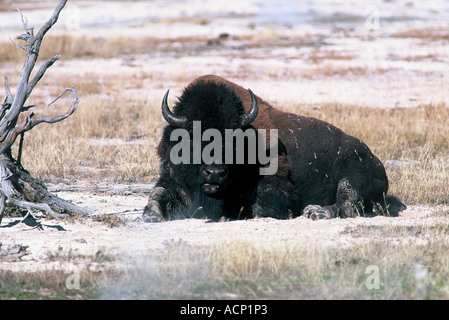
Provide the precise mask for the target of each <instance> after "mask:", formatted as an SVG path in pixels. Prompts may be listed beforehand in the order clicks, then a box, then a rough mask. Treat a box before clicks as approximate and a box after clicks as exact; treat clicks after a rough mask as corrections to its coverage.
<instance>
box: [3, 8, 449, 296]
mask: <svg viewBox="0 0 449 320" xmlns="http://www.w3.org/2000/svg"><path fill="white" fill-rule="evenodd" d="M7 5H9V2H8V3H6V4H0V11H1V10H4V9H5V7H7ZM196 23H198V24H208V23H209V21H208V20H204V19H203V20H199V21H197V22H196ZM257 32H258V33H256V32H255V34H254V36H247V37H245V36H241V37H240V38H239V39H237V38H233V40H238V41H241V46H236V47H235V48H229V47H226V41H227V40H225V39H222V40H220V39H218V40H217V41H215V40H216V39H215V40H214V39H212V40H214V41H210V40H211V39H209V38H208V37H181V38H172V39H166V38H165V39H159V38H145V39H139V40H132V39H124V38H108V39H106V38H96V39H81V38H74V37H70V36H67V35H65V36H51V35H48V36H47V37H46V38H45V40H44V43H43V47H42V50H41V54H40V59H48V58H50V57H52V56H54V55H55V54H61V61H70V60H81V61H90V60H92V61H94V60H93V59H97V60H95V61H98V60H101V59H111V58H117V57H119V58H121V59H123V61H124V63H127V64H129V66H130V67H133V60H132V59H133V57H136V56H139V55H143V56H145V57H147V56H148V55H150V54H151V55H155V56H158V55H160V56H164V57H165V56H167V57H175V58H178V57H185V56H187V57H188V56H198V55H199V54H200V53H203V52H207V53H210V52H212V51H213V52H219V51H220V50H222V49H225V50H227V51H226V52H224V53H223V56H224V57H226V58H228V59H230V58H233V57H239V58H240V57H242V56H244V54H243V55H242V52H245V51H244V50H243V51H242V48H245V49H248V51H247V52H249V51H250V50H251V49H263V48H266V51H262V53H261V51H257V53H255V54H254V56H245V57H244V58H245V59H248V60H250V59H251V58H252V59H258V60H260V59H264V58H265V56H266V55H267V54H268V53H269V52H270V51H271V50H272V48H273V47H276V48H283V47H286V48H291V47H295V46H299V47H301V48H304V47H311V46H313V45H314V43H315V40H314V39H313V38H312V37H310V36H304V37H303V38H301V39H299V38H298V39H291V38H289V37H282V36H281V37H280V36H279V34H278V33H276V32H271V31H268V32H267V31H266V32H260V31H257ZM393 37H395V38H398V39H400V38H414V39H417V40H418V41H421V42H422V43H434V42H437V41H446V40H448V39H447V32H446V33H444V32H442V31H441V30H433V29H429V30H427V29H426V30H413V29H412V30H409V31H406V32H401V33H396V34H393ZM245 54H246V53H245ZM287 56H288V54H287ZM0 57H1V61H0V68H1V70H5V71H6V73H7V75H8V76H9V79H10V84H11V86H12V87H14V85H15V81H16V78H17V76H18V72H19V71H20V69H19V65H20V64H21V63H22V62H23V57H24V53H23V52H22V51H20V50H19V51H18V50H17V49H16V48H15V47H14V45H12V44H11V43H9V42H7V43H0ZM304 57H306V59H307V57H309V61H310V62H312V64H313V65H312V68H310V69H309V70H293V69H291V68H289V66H288V65H287V64H286V65H285V67H284V68H283V69H281V68H277V67H276V68H275V67H272V69H273V70H272V71H270V72H269V73H268V74H263V73H264V72H265V71H266V70H267V69H269V67H267V69H262V71H261V70H260V69H258V67H257V66H256V67H254V66H252V65H251V64H250V63H246V61H244V62H245V63H242V66H241V68H236V71H233V70H232V68H230V70H228V69H227V68H224V69H225V71H224V72H225V73H226V72H227V74H225V76H226V75H229V74H231V75H232V76H233V78H234V79H233V80H239V79H248V78H254V79H255V80H257V79H258V78H261V77H264V79H267V77H269V78H270V79H272V80H273V85H275V84H276V81H277V80H289V79H296V78H298V77H303V78H311V79H314V80H316V79H317V78H319V77H320V76H321V77H322V76H324V77H335V78H336V79H338V78H340V77H341V78H347V77H349V78H351V79H352V78H354V79H355V81H356V80H357V78H360V77H365V76H367V75H369V73H370V72H377V73H383V72H387V71H388V70H386V69H382V68H380V69H379V68H378V69H376V70H374V71H372V70H369V69H367V68H365V67H357V66H355V67H354V66H351V64H348V65H347V66H345V65H343V64H344V63H345V62H346V61H351V60H352V59H353V58H354V55H353V54H351V53H341V52H338V51H335V50H334V51H332V50H331V51H317V50H313V51H312V52H311V53H310V54H309V55H307V54H306V53H304ZM291 58H295V59H298V57H297V56H293V57H291ZM389 58H390V59H393V60H394V58H395V56H391V55H390V56H389ZM437 58H438V57H436V56H434V55H433V53H432V54H429V55H428V54H424V55H418V56H406V57H405V58H401V59H400V60H405V61H423V60H424V61H426V60H434V59H437ZM229 61H230V60H229ZM92 63H93V64H94V63H95V62H92ZM170 72H172V74H171V73H170ZM195 72H200V71H195ZM2 73H3V72H2ZM13 75H14V76H13ZM2 76H3V74H2ZM167 79H168V80H169V82H170V84H171V85H173V86H178V87H183V86H184V85H186V84H187V83H188V82H189V81H190V80H192V74H191V73H190V71H189V69H188V68H186V70H176V74H175V73H174V72H173V71H168V72H167V73H166V74H165V73H164V74H157V73H153V72H151V71H148V69H145V70H141V69H140V68H134V69H133V70H132V71H130V72H126V73H125V72H123V73H122V72H117V70H107V71H105V72H103V73H101V74H99V73H95V72H90V71H89V72H86V73H85V74H82V73H74V74H67V75H60V74H57V73H52V69H50V70H49V72H48V73H47V75H46V77H45V78H44V79H43V80H42V82H41V83H40V85H39V86H38V87H37V88H36V90H35V92H34V95H33V96H32V97H31V98H30V100H32V101H30V103H34V104H36V105H37V106H41V105H45V104H46V103H48V102H49V101H51V99H52V98H53V97H55V96H57V95H58V94H59V93H60V92H61V91H62V90H63V89H64V88H65V87H71V86H75V87H76V89H77V92H78V95H79V97H80V100H81V104H80V107H79V109H78V110H77V112H76V113H75V114H74V115H73V116H71V117H70V118H69V119H67V120H65V121H64V122H62V123H59V124H55V125H41V126H38V127H36V128H34V129H33V130H32V131H31V132H29V133H27V134H26V136H25V144H24V150H23V159H22V163H23V165H24V167H25V168H26V169H28V170H29V171H30V172H31V173H32V175H33V176H37V177H39V178H41V179H43V180H45V181H46V182H66V183H73V182H74V181H76V180H79V179H80V180H87V181H93V182H98V181H111V182H123V183H127V182H148V181H153V180H154V179H156V177H157V172H158V166H159V160H158V158H157V155H156V147H157V144H158V142H159V138H160V135H161V129H162V127H163V126H164V122H163V121H162V118H161V116H160V99H161V97H162V96H153V95H151V96H150V94H148V93H144V92H145V90H146V89H147V90H148V89H151V88H158V89H160V87H161V83H163V82H165V81H166V80H167ZM237 82H238V81H237ZM260 96H261V97H263V98H264V99H266V100H267V101H270V93H269V92H267V93H260ZM68 99H69V98H68ZM68 101H69V100H65V102H64V101H60V102H58V103H57V104H56V105H55V106H52V107H51V109H48V108H41V107H38V108H36V109H35V110H34V111H35V112H36V114H37V115H40V114H48V113H50V112H52V113H54V114H57V113H60V112H62V111H63V110H65V108H67V107H68V103H69V102H68ZM297 105H298V101H291V104H288V103H287V104H285V105H284V107H283V110H285V111H290V112H297ZM301 113H302V114H304V115H308V116H314V117H317V118H319V119H323V120H325V121H328V122H330V123H332V124H334V125H336V126H338V127H340V128H341V129H343V130H344V131H345V132H347V133H348V134H351V135H353V136H356V137H358V138H360V139H362V140H363V141H365V142H366V143H367V145H368V146H369V147H370V148H371V149H372V150H373V151H374V153H375V154H376V155H378V156H379V158H380V159H381V160H382V161H383V162H384V163H385V164H387V172H388V175H389V179H390V192H391V193H392V194H394V195H395V196H397V197H398V198H399V199H401V200H402V201H403V202H405V203H406V204H423V205H425V204H429V205H433V204H449V126H448V123H449V107H448V106H447V105H445V104H438V105H422V106H419V107H417V108H396V109H373V108H367V107H360V106H357V105H330V104H321V105H315V106H309V107H307V106H306V107H302V108H301ZM16 147H17V146H16ZM13 154H14V155H16V154H17V149H14V150H13ZM389 160H398V161H400V162H399V165H392V164H391V162H388V161H389ZM439 214H441V215H445V216H447V212H442V213H439ZM98 219H100V220H105V221H106V222H107V223H110V224H111V225H115V224H116V223H119V222H120V221H117V220H115V219H112V218H110V217H109V216H108V217H106V216H100V217H99V218H98ZM343 233H345V234H347V233H351V235H353V237H354V238H370V239H371V240H372V241H369V242H365V243H360V244H359V245H355V246H353V247H350V248H339V249H332V250H328V249H323V248H320V247H319V246H314V247H311V248H309V249H304V247H294V246H269V245H267V246H257V245H255V244H253V243H251V242H250V240H249V241H248V242H230V243H225V244H222V245H218V246H215V247H207V248H206V247H193V246H189V245H186V244H184V243H169V244H167V247H166V248H165V249H164V250H161V251H156V252H150V253H149V255H148V256H147V257H144V258H143V261H140V262H139V263H135V262H134V261H133V265H135V266H136V268H135V269H134V268H133V269H131V268H130V269H129V270H127V271H126V272H125V273H123V274H122V273H112V274H111V273H110V274H106V275H105V277H106V278H107V280H108V281H109V283H108V284H103V283H102V282H101V281H100V280H101V279H99V278H98V277H97V276H96V275H95V274H93V273H92V272H91V271H89V270H88V269H86V270H83V271H82V279H85V280H84V281H85V282H84V284H83V285H82V288H83V290H81V291H76V292H73V291H67V289H66V287H65V285H64V281H65V279H66V278H67V274H66V273H62V272H49V273H42V274H40V273H39V274H38V273H33V274H28V273H12V272H8V271H1V272H0V298H21V299H23V298H32V299H34V298H42V297H44V298H94V297H103V298H117V297H120V298H123V297H125V298H126V297H128V298H157V299H164V298H170V299H174V298H175V299H180V298H219V299H223V298H231V299H240V298H242V299H243V298H249V299H259V298H266V299H298V298H306V299H315V298H323V297H325V298H329V299H332V298H338V299H354V298H356V299H372V298H378V299H415V298H419V296H418V294H417V293H416V290H415V282H414V278H413V267H412V265H413V263H414V262H415V261H420V262H421V263H422V264H423V265H425V266H426V267H429V268H430V272H431V278H430V281H431V294H430V297H431V298H434V299H448V298H449V285H448V282H447V279H448V278H449V274H448V270H449V256H448V254H447V245H448V242H447V238H448V230H447V226H444V225H436V226H423V225H419V224H417V225H415V226H413V227H399V228H396V227H393V226H392V227H377V226H371V227H359V228H357V229H350V230H349V229H348V230H344V231H343ZM386 234H387V235H388V236H389V237H391V239H394V240H395V241H385V235H386ZM422 234H425V238H426V242H425V243H424V244H421V245H416V244H415V243H413V241H411V242H410V241H409V242H405V241H403V239H404V238H407V239H409V240H410V239H412V240H416V238H417V237H420V236H421V235H422ZM376 239H377V240H376ZM393 243H396V244H393ZM55 259H67V258H66V257H56V258H55ZM88 259H91V260H92V261H95V258H88ZM369 265H376V266H378V267H379V268H380V270H381V287H380V289H378V290H369V289H367V287H366V286H365V280H366V277H367V274H366V267H367V266H369ZM116 277H119V281H116V282H114V283H113V284H111V283H110V281H111V279H116Z"/></svg>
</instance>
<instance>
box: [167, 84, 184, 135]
mask: <svg viewBox="0 0 449 320" xmlns="http://www.w3.org/2000/svg"><path fill="white" fill-rule="evenodd" d="M169 92H170V90H167V92H166V93H165V95H164V99H162V115H163V116H164V119H165V120H166V121H167V122H168V123H169V124H171V125H172V126H174V127H179V128H183V127H185V125H186V123H187V118H186V117H184V116H182V117H179V116H175V115H174V114H173V113H172V112H171V111H170V108H169V107H168V103H167V100H168V93H169Z"/></svg>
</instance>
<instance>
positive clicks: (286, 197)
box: [252, 176, 296, 219]
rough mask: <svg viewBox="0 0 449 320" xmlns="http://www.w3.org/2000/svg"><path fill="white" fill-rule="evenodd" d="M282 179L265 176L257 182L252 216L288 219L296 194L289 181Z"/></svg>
mask: <svg viewBox="0 0 449 320" xmlns="http://www.w3.org/2000/svg"><path fill="white" fill-rule="evenodd" d="M282 180H284V179H278V178H277V177H269V176H266V177H265V178H263V179H262V180H261V181H260V182H259V185H258V186H257V196H256V201H255V202H254V204H253V206H252V211H253V216H254V217H270V218H276V219H288V218H289V217H290V216H292V210H291V209H293V208H294V203H295V197H296V194H295V193H294V192H293V188H291V185H290V183H289V182H287V181H282ZM293 214H294V213H293Z"/></svg>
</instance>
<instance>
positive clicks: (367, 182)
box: [143, 75, 388, 222]
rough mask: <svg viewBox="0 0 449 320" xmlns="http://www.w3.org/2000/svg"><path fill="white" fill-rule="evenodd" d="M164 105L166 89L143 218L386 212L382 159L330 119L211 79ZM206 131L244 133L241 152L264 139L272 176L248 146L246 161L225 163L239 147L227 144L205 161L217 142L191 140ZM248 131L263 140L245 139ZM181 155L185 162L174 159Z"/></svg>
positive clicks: (204, 78)
mask: <svg viewBox="0 0 449 320" xmlns="http://www.w3.org/2000/svg"><path fill="white" fill-rule="evenodd" d="M167 100H168V91H167V93H166V95H165V96H164V98H163V101H162V114H163V116H164V118H165V120H166V121H167V122H168V125H167V126H166V127H165V128H164V130H163V135H162V138H161V140H160V143H159V146H158V149H157V150H158V155H159V157H160V160H161V165H160V176H159V179H158V181H157V183H156V184H155V186H154V188H153V189H152V190H151V192H150V195H149V200H148V204H147V205H146V206H145V209H144V213H143V217H144V220H145V221H149V222H158V221H162V220H164V219H165V220H172V219H183V218H206V219H209V220H210V221H218V220H220V219H221V218H225V219H246V218H253V217H273V218H278V219H286V218H289V217H297V216H300V215H302V214H305V215H306V216H307V217H310V218H312V219H317V218H334V217H342V218H343V217H353V216H355V215H359V214H363V213H368V212H372V211H373V209H374V210H378V209H380V210H386V209H387V205H386V202H385V199H386V194H387V190H388V179H387V175H386V172H385V168H384V166H383V165H382V162H381V161H380V160H379V159H378V158H377V157H376V156H375V155H374V154H373V153H372V152H371V150H370V149H369V148H368V147H367V145H366V144H365V143H363V142H362V141H361V140H359V139H357V138H355V137H352V136H350V135H347V134H345V133H344V132H343V131H342V130H340V129H339V128H337V127H335V126H333V125H331V124H329V123H326V122H324V121H321V120H318V119H315V118H312V117H305V116H299V115H295V114H292V113H286V112H282V111H280V110H277V109H275V108H274V107H272V106H271V105H270V104H269V103H267V102H265V101H264V100H262V99H261V98H259V97H258V96H256V95H254V94H253V93H252V92H251V90H249V89H248V90H246V89H244V88H243V87H241V86H239V85H237V84H235V83H232V82H230V81H227V80H225V79H223V78H221V77H218V76H215V75H206V76H202V77H199V78H197V79H195V80H194V81H193V82H191V83H190V84H189V85H188V86H187V87H186V88H185V90H184V91H183V93H182V95H181V97H179V98H178V101H177V102H176V104H175V106H174V108H173V112H172V111H170V108H169V106H168V103H167ZM195 124H197V125H196V127H195ZM198 125H200V127H199V126H198ZM179 129H182V130H184V132H185V134H184V135H185V136H186V137H187V138H188V139H189V140H188V143H187V145H186V144H185V141H184V146H186V148H185V149H183V150H181V149H180V148H179V144H180V143H181V142H180V141H181V140H180V137H181V136H182V135H177V134H175V133H176V132H177V131H176V130H179ZM210 129H214V130H215V131H214V132H219V133H221V134H222V135H223V136H225V135H226V134H227V131H226V130H230V129H233V130H241V131H240V132H241V133H243V134H244V140H245V146H248V145H249V144H251V143H255V142H260V141H264V143H257V144H256V146H257V150H258V151H257V152H259V151H260V150H261V149H264V151H263V152H262V153H259V154H264V155H267V154H269V152H271V151H273V150H274V152H275V154H274V155H271V158H270V159H272V160H274V162H275V164H276V170H275V171H274V172H272V173H271V174H261V169H262V168H266V167H267V163H266V162H265V163H262V162H261V161H260V160H259V159H256V161H249V160H250V158H249V157H250V151H251V150H250V149H249V148H244V150H243V159H244V160H243V162H242V161H240V162H238V161H236V162H232V161H231V162H230V161H228V162H226V161H225V153H226V152H228V153H229V152H230V151H236V148H235V147H234V149H233V147H232V146H231V148H229V145H228V146H225V143H223V141H221V145H219V146H220V148H221V149H222V150H215V153H217V154H218V158H217V157H215V158H214V159H215V160H214V161H210V160H209V161H205V160H204V159H201V158H199V157H198V154H195V152H197V153H198V152H199V153H200V154H201V152H204V151H205V148H206V147H207V141H210V140H211V139H210V137H209V139H205V138H204V136H203V138H202V139H200V140H199V141H195V139H194V135H195V130H197V131H198V130H199V132H200V134H205V133H206V132H207V130H210ZM270 129H271V131H270ZM273 129H276V130H273ZM250 130H253V131H255V130H257V133H260V132H263V130H265V131H266V133H267V134H266V135H265V136H261V135H260V134H257V135H255V136H254V135H250V134H246V133H248V132H250ZM268 133H269V134H268ZM274 133H277V134H276V135H275V134H274ZM181 138H182V137H181ZM263 138H265V139H266V140H263ZM261 139H262V140H261ZM274 140H275V141H274ZM215 142H217V141H215ZM217 143H220V141H218V142H217ZM195 144H196V146H197V149H196V151H195ZM273 146H276V148H271V147H273ZM209 147H210V146H209ZM240 149H241V148H240ZM192 150H193V151H192ZM248 150H249V151H248ZM181 151H183V152H184V154H183V155H182V157H184V158H183V159H185V160H187V161H185V162H179V161H173V156H174V155H176V156H178V155H179V153H182V152H181ZM221 151H223V152H221ZM240 151H241V150H240ZM189 152H190V153H189ZM186 153H187V154H186ZM220 154H221V156H220ZM235 155H236V152H234V155H233V156H232V157H231V158H233V160H235ZM195 157H196V159H197V161H195ZM220 160H221V161H220ZM228 160H229V159H228Z"/></svg>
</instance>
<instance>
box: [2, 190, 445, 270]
mask: <svg viewBox="0 0 449 320" xmlns="http://www.w3.org/2000/svg"><path fill="white" fill-rule="evenodd" d="M138 188H142V186H141V185H138V186H136V187H135V188H134V189H135V190H139V189H138ZM126 189H129V190H132V189H133V187H132V186H131V185H128V186H117V187H116V188H111V190H121V191H120V192H121V193H122V194H113V193H114V192H113V191H111V190H109V191H107V192H100V191H96V192H95V191H92V190H90V191H84V192H81V191H79V189H78V190H77V191H75V192H70V191H64V192H59V193H58V195H59V196H60V197H62V198H64V199H68V200H71V201H73V202H74V203H76V204H79V205H82V206H84V207H89V208H91V209H93V212H92V213H91V214H90V215H89V216H88V217H85V218H81V219H77V220H55V219H45V218H42V219H41V220H39V224H36V223H34V222H33V221H31V220H25V221H23V222H21V218H11V217H6V218H4V219H3V221H2V225H1V228H0V230H1V231H0V232H1V242H2V243H3V245H4V246H6V245H9V244H20V245H22V246H27V250H26V253H27V254H25V255H22V256H21V257H20V258H19V257H18V258H17V259H11V260H12V261H6V259H5V260H4V261H2V263H1V264H0V268H1V269H4V270H14V271H33V272H36V271H45V270H68V271H70V270H72V269H73V268H74V267H75V266H77V267H80V266H85V267H87V268H89V269H91V268H94V269H107V268H113V267H126V265H127V264H129V263H130V260H129V258H130V257H131V258H133V257H134V258H141V257H145V256H147V255H150V254H151V252H153V251H155V250H163V249H164V247H166V246H167V245H168V244H170V243H183V244H187V245H192V246H211V245H223V244H226V243H229V242H249V241H250V242H251V244H252V245H254V246H256V247H258V246H260V247H264V246H268V247H270V248H273V247H280V248H285V247H291V246H294V247H298V246H300V247H301V246H303V247H314V246H318V247H324V248H329V249H331V248H345V247H351V246H355V245H359V244H362V243H364V242H369V241H374V240H377V241H390V240H391V241H399V242H401V241H412V242H415V243H416V244H420V243H423V242H425V241H426V238H425V235H423V234H414V235H410V236H406V237H402V239H400V238H398V237H395V236H394V235H388V234H385V235H384V236H383V239H371V238H367V237H366V236H364V235H363V233H362V234H357V235H355V234H354V232H352V231H353V230H357V228H358V227H360V226H364V227H366V226H383V227H394V226H416V225H419V226H423V225H428V226H430V225H436V224H439V223H449V215H447V214H438V213H442V212H447V211H448V210H449V208H448V207H442V206H433V207H430V206H410V207H409V208H408V209H407V210H405V211H403V212H401V213H400V215H399V217H384V216H378V217H373V218H364V217H357V218H351V219H339V218H337V219H332V220H321V221H312V220H310V219H307V218H305V217H299V218H296V219H291V220H276V219H271V218H259V219H251V220H245V221H228V222H218V223H207V222H206V220H199V219H186V220H177V221H167V222H162V223H144V222H142V219H141V215H142V211H143V207H144V206H145V204H146V201H147V196H146V194H145V193H142V192H140V193H134V194H133V193H131V192H130V191H123V190H126ZM98 190H101V189H98ZM120 192H118V191H115V193H120ZM108 193H109V194H108ZM123 193H126V194H123ZM105 215H106V216H116V217H119V218H120V220H121V222H122V223H120V224H118V225H117V226H115V227H111V226H109V225H108V224H107V223H104V222H101V221H98V220H99V219H96V218H95V217H99V216H101V217H104V216H105ZM99 256H107V257H111V259H98V257H99Z"/></svg>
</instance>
